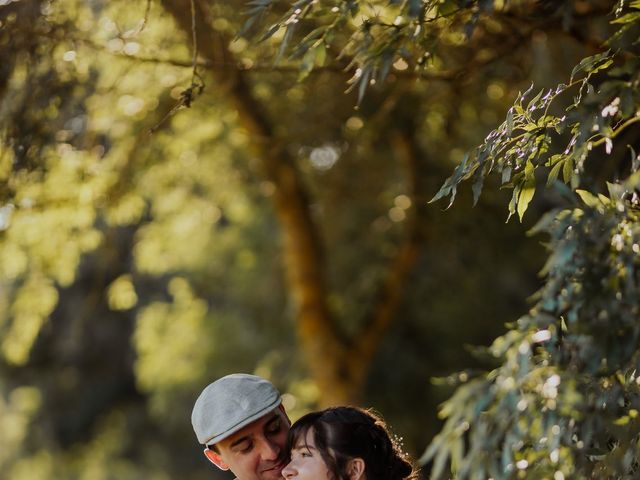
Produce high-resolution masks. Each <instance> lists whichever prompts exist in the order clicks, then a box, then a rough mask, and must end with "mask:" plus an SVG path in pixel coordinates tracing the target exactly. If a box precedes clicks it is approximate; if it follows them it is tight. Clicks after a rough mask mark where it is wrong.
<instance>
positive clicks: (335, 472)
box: [286, 407, 417, 480]
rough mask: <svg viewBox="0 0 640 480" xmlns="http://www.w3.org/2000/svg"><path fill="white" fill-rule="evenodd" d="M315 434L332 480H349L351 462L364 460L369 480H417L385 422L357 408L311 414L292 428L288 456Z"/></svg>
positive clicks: (317, 444)
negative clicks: (358, 459) (300, 443)
mask: <svg viewBox="0 0 640 480" xmlns="http://www.w3.org/2000/svg"><path fill="white" fill-rule="evenodd" d="M309 430H311V431H312V432H313V439H314V441H315V445H316V449H317V450H318V452H319V453H320V455H321V456H322V459H323V460H324V462H325V463H326V464H327V468H328V469H329V471H330V472H331V474H332V476H333V478H332V480H349V475H348V472H347V465H348V463H349V460H351V459H352V458H361V459H362V460H364V464H365V470H364V473H365V475H366V480H403V479H409V480H414V479H415V478H417V472H416V471H415V469H414V467H413V465H412V464H411V463H410V461H409V459H408V457H407V456H406V455H405V454H404V453H403V452H402V450H401V449H400V446H399V445H398V443H397V442H396V441H395V439H394V438H393V437H392V436H391V435H390V434H389V430H388V428H387V426H386V424H385V423H384V420H382V418H381V417H380V416H379V415H377V414H375V413H373V412H371V411H367V410H363V409H361V408H356V407H332V408H327V409H326V410H322V411H320V412H312V413H309V414H307V415H305V416H303V417H302V418H300V419H299V420H298V421H297V422H295V423H294V424H293V425H292V426H291V430H289V436H288V437H287V445H286V449H287V452H291V449H292V448H294V447H295V446H296V445H297V444H298V443H299V442H300V440H302V441H303V442H304V441H305V439H306V438H307V432H308V431H309Z"/></svg>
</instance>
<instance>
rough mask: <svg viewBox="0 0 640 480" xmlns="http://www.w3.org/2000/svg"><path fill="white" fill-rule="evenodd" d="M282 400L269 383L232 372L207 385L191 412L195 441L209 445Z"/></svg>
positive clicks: (256, 418)
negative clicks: (196, 439)
mask: <svg viewBox="0 0 640 480" xmlns="http://www.w3.org/2000/svg"><path fill="white" fill-rule="evenodd" d="M281 402H282V399H281V398H280V393H279V392H278V390H276V388H275V387H274V386H273V385H272V384H271V382H269V381H267V380H265V379H264V378H260V377H257V376H256V375H249V374H246V373H234V374H232V375H227V376H226V377H222V378H220V379H218V380H216V381H215V382H213V383H211V384H209V385H208V386H207V387H206V388H205V389H204V390H203V391H202V393H201V394H200V396H199V397H198V399H197V400H196V403H195V405H194V406H193V412H191V424H192V425H193V431H194V432H195V433H196V437H197V438H198V442H200V443H201V444H203V445H212V444H214V443H218V442H219V441H220V440H223V439H225V438H227V437H228V436H230V435H232V434H234V433H235V432H237V431H238V430H240V429H241V428H243V427H245V426H246V425H249V424H250V423H251V422H253V421H255V420H258V419H259V418H260V417H263V416H264V415H266V414H267V413H269V412H270V411H272V410H273V409H274V408H276V407H278V406H279V405H280V403H281Z"/></svg>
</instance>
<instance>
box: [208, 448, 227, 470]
mask: <svg viewBox="0 0 640 480" xmlns="http://www.w3.org/2000/svg"><path fill="white" fill-rule="evenodd" d="M204 456H205V457H207V459H208V460H209V461H210V462H211V463H213V464H214V465H215V466H216V467H218V468H219V469H220V470H229V465H227V464H226V463H224V460H222V457H221V456H220V454H219V453H216V452H214V451H213V450H211V449H209V448H205V449H204Z"/></svg>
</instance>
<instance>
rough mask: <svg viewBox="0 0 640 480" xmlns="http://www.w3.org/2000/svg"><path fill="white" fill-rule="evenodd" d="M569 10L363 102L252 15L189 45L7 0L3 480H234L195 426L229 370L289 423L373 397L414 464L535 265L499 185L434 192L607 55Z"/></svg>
mask: <svg viewBox="0 0 640 480" xmlns="http://www.w3.org/2000/svg"><path fill="white" fill-rule="evenodd" d="M380 3H381V4H382V3H384V2H380ZM523 3H526V2H523ZM541 3H544V2H541ZM560 3H562V4H563V5H564V4H567V5H568V4H571V8H572V10H571V12H572V16H568V15H567V12H566V11H565V10H562V9H560V8H557V9H556V8H554V7H553V6H550V7H548V10H546V11H544V12H543V13H544V14H540V13H538V15H537V16H531V17H529V18H527V21H526V22H522V21H520V20H518V19H517V18H515V17H506V16H505V17H502V16H500V15H498V14H496V16H495V18H494V17H491V16H487V17H486V18H482V20H481V21H480V22H479V23H478V25H477V27H476V30H475V31H474V32H473V33H472V37H471V39H470V40H469V41H466V40H465V38H464V35H463V36H462V37H461V36H460V35H461V33H460V29H452V30H451V32H450V34H448V33H446V32H445V33H442V35H441V37H440V45H439V47H438V49H439V50H438V51H439V55H440V56H439V57H437V58H434V59H432V63H431V66H430V68H429V69H428V70H427V72H426V73H422V74H414V73H413V70H412V69H411V68H408V67H409V65H407V63H406V62H403V61H397V62H395V63H394V64H393V67H392V70H391V73H390V75H389V77H388V79H387V81H386V82H385V84H384V85H372V86H371V88H369V90H368V91H367V93H366V95H365V96H364V98H363V100H362V102H361V103H360V104H359V105H358V98H357V92H350V93H345V92H344V91H345V88H346V81H347V79H348V78H349V76H350V74H349V73H345V72H344V70H343V69H344V67H345V66H346V64H343V63H341V62H343V61H344V60H340V59H338V60H336V58H335V57H336V55H335V54H336V53H338V52H329V54H328V58H327V60H326V61H325V60H324V59H322V60H323V61H322V62H318V63H319V64H318V68H316V69H315V70H313V71H312V72H311V73H310V74H308V75H307V76H306V78H305V79H304V80H302V81H301V80H300V79H299V77H300V76H301V75H300V70H299V68H298V66H297V65H296V64H294V63H291V62H290V61H289V60H286V59H285V60H282V61H280V62H278V63H277V64H275V63H274V57H275V49H276V47H275V46H274V42H275V41H277V40H278V35H279V34H276V36H275V37H274V38H273V39H272V40H273V41H272V40H269V41H264V42H258V41H257V40H251V39H246V38H243V37H236V33H237V32H238V31H239V29H240V27H241V25H242V24H243V22H244V21H245V20H246V16H245V15H243V13H242V10H243V8H244V2H242V1H233V2H231V1H230V2H208V1H197V2H194V3H193V5H194V6H195V8H196V11H195V13H196V20H197V21H196V28H195V29H193V28H192V25H191V8H190V7H191V3H190V2H189V1H179V0H173V1H169V0H165V1H162V2H145V1H138V2H131V1H129V2H124V1H120V0H110V1H106V0H91V1H79V0H60V1H57V2H48V1H40V0H33V1H20V0H17V1H15V0H14V1H11V0H5V1H0V102H1V103H0V122H1V123H0V130H1V132H2V140H1V142H2V143H0V179H1V183H0V188H1V190H0V195H1V196H0V432H2V433H1V434H0V478H2V479H7V480H36V479H47V480H50V479H83V480H102V479H118V480H126V479H142V478H144V479H158V480H163V479H174V478H175V479H178V478H179V479H192V480H197V479H205V478H215V477H216V476H220V477H224V475H223V474H222V473H219V472H217V471H216V470H215V469H214V468H213V467H212V466H210V465H209V464H208V462H207V461H206V460H205V458H204V457H203V456H202V452H201V448H200V447H199V445H198V444H197V442H196V440H195V437H194V435H193V432H192V430H191V425H190V414H191V408H192V405H193V402H194V400H195V398H196V397H197V395H198V394H199V392H200V391H201V389H202V388H203V387H204V386H206V385H207V384H208V383H209V382H211V381H212V380H213V379H215V378H217V377H219V376H222V375H225V374H228V373H232V372H251V373H256V374H258V375H262V376H264V377H266V378H269V379H270V380H272V381H273V382H274V383H275V384H276V385H277V386H278V387H279V388H280V390H281V391H282V392H283V393H284V403H285V406H286V407H287V409H288V411H289V413H290V416H291V417H292V418H293V419H296V418H298V417H299V416H300V415H301V414H303V413H305V412H307V411H309V410H311V409H316V408H320V407H322V406H326V405H329V404H339V403H356V404H359V405H363V406H370V407H374V408H375V409H377V410H378V411H379V412H381V413H382V415H383V416H384V417H385V418H386V420H387V421H388V422H389V423H390V425H391V426H392V428H393V431H394V432H395V433H396V434H397V435H398V436H399V437H402V438H403V442H404V447H405V449H406V450H407V451H408V452H409V453H411V454H413V455H415V456H418V455H420V454H421V453H422V451H423V450H424V448H425V447H426V446H427V445H428V443H429V441H430V440H431V438H432V437H433V435H434V434H435V433H436V432H437V431H438V429H439V427H440V424H439V420H438V418H437V410H438V404H439V403H441V402H442V401H443V400H445V399H446V398H447V397H448V396H449V395H450V394H451V392H452V390H451V387H450V386H447V382H440V384H436V383H437V382H436V383H434V381H433V378H434V377H446V376H448V375H451V374H454V373H456V372H459V371H462V370H464V369H477V368H487V367H490V366H491V364H490V363H487V361H486V359H483V358H482V356H479V355H477V354H474V348H471V346H478V345H485V346H486V345H488V344H489V343H490V342H491V341H492V339H493V338H495V337H496V336H497V335H499V334H500V333H502V332H503V331H504V325H505V322H510V321H514V320H516V319H517V318H518V317H519V316H520V315H522V314H524V313H526V311H527V305H528V302H527V298H528V297H529V296H530V295H531V294H533V293H534V292H535V291H536V289H537V287H538V284H539V278H538V276H537V271H539V270H540V268H541V267H542V265H543V262H544V247H543V245H541V239H540V238H531V237H529V236H527V235H526V232H527V230H528V229H529V228H530V227H531V225H530V224H529V223H528V222H527V218H526V217H525V219H524V222H523V223H518V222H517V221H514V220H511V221H510V222H508V223H506V222H505V221H506V219H507V210H506V208H505V205H507V204H508V202H509V197H508V194H506V193H503V192H501V191H500V190H497V189H491V188H487V189H486V190H485V194H484V195H483V197H482V198H481V200H480V202H479V203H478V205H477V206H475V208H472V193H471V192H470V191H461V192H459V200H458V201H457V202H456V205H455V206H454V207H452V208H451V209H450V210H447V211H443V210H444V207H445V206H446V205H444V204H428V201H429V200H430V199H431V198H432V197H433V196H434V194H435V193H436V192H437V191H438V189H439V187H440V185H441V184H442V183H443V181H444V180H445V178H446V177H447V176H448V175H450V174H451V172H452V170H453V168H454V167H455V165H456V164H457V162H459V161H460V160H461V158H462V157H463V156H464V153H465V151H467V150H468V149H470V148H473V147H474V146H475V145H477V144H478V143H480V142H481V141H482V139H483V138H484V137H485V136H486V135H487V134H488V133H489V132H490V131H491V130H492V129H493V128H495V127H496V126H497V125H498V124H499V123H501V122H502V120H503V118H504V116H505V113H506V111H507V109H508V108H509V106H510V105H511V103H512V102H513V100H514V99H515V97H516V96H517V93H518V91H522V90H526V89H527V88H528V87H529V85H530V84H531V83H532V82H535V84H536V86H537V87H543V86H552V85H555V84H557V83H558V82H559V81H563V79H566V78H568V76H569V74H570V69H571V67H572V66H573V65H574V64H575V63H576V62H577V61H578V60H579V59H580V58H582V57H584V56H585V55H587V54H590V53H593V49H594V48H595V46H597V45H598V40H599V39H600V38H601V37H602V35H603V34H601V32H600V29H601V24H602V23H601V22H599V21H598V19H597V18H596V17H597V16H596V15H595V13H597V11H598V6H597V2H564V3H563V2H559V4H560ZM385 5H386V3H385ZM274 8H275V10H274V15H277V13H278V10H277V7H274ZM380 8H383V7H380ZM523 8H524V7H523ZM594 12H595V13H594ZM382 13H384V12H383V11H382ZM525 13H526V12H525ZM354 22H356V23H357V19H354ZM461 28H462V27H461ZM194 32H195V34H196V35H195V39H196V45H197V47H198V51H199V55H198V56H197V58H196V64H197V68H196V69H195V74H194V63H193V39H194ZM345 41H346V39H345ZM187 107H189V108H187ZM505 195H506V196H505ZM534 203H535V205H534V206H533V207H532V208H536V209H539V210H542V209H546V208H548V206H549V204H550V203H553V198H548V197H547V198H545V197H543V196H541V197H539V198H538V199H537V200H536V202H534ZM532 217H535V215H532Z"/></svg>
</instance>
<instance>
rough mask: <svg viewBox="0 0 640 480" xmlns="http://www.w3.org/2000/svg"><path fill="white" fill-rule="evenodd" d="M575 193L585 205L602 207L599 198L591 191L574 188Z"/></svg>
mask: <svg viewBox="0 0 640 480" xmlns="http://www.w3.org/2000/svg"><path fill="white" fill-rule="evenodd" d="M576 193H577V194H578V196H579V197H580V198H581V199H582V201H583V202H584V203H585V204H586V205H588V206H590V207H591V208H599V207H602V202H601V201H600V199H599V198H598V197H596V196H595V195H594V194H592V193H591V192H588V191H587V190H580V189H578V190H576Z"/></svg>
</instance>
